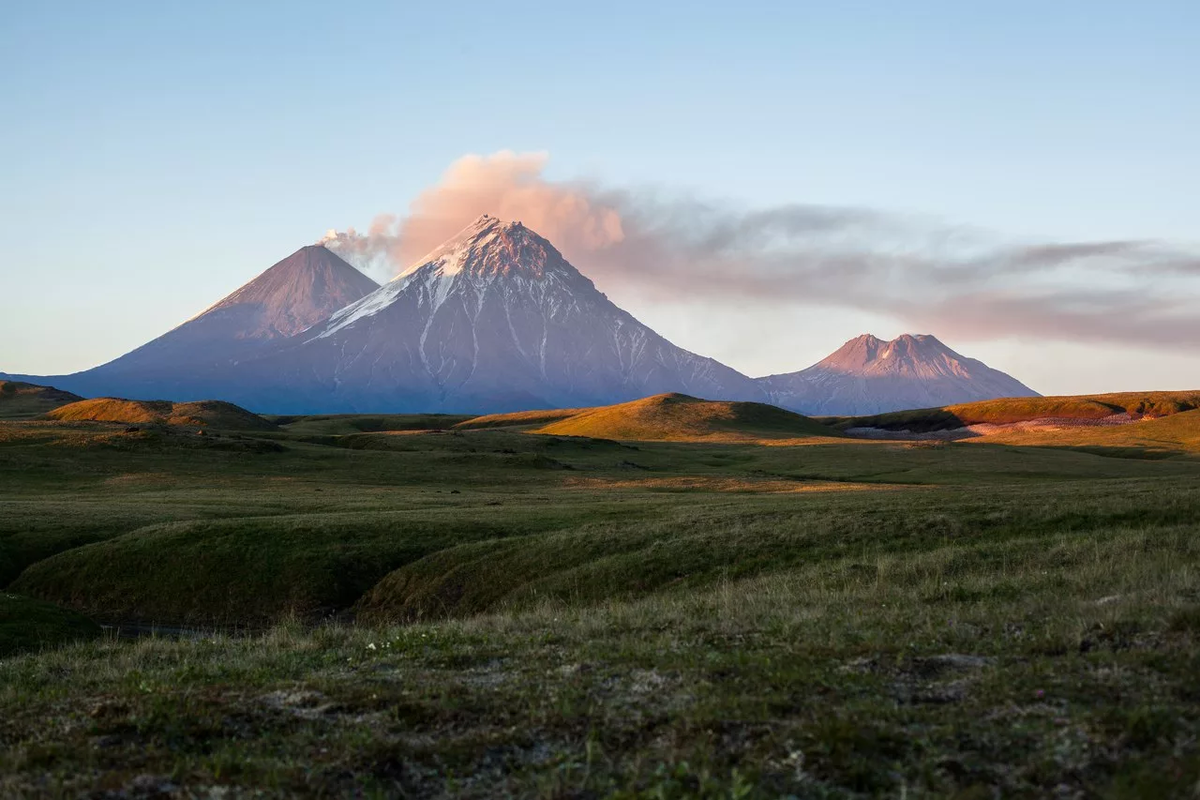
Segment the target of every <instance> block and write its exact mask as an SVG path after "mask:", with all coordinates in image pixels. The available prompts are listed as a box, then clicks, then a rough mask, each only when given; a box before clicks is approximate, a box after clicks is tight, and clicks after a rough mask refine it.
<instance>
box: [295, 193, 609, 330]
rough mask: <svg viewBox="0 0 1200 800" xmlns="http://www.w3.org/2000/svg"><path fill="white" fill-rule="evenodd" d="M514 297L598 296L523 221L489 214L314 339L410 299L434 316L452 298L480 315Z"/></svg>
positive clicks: (336, 316)
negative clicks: (492, 301) (501, 298)
mask: <svg viewBox="0 0 1200 800" xmlns="http://www.w3.org/2000/svg"><path fill="white" fill-rule="evenodd" d="M512 291H516V292H524V293H533V294H535V295H538V296H539V297H545V296H546V295H547V294H548V293H549V294H555V293H558V294H565V295H570V294H571V293H572V292H574V291H583V292H588V291H590V292H595V291H596V290H595V286H594V285H593V284H592V282H591V281H590V280H588V279H587V278H585V277H584V276H583V275H581V274H580V273H579V271H578V270H576V269H575V268H574V267H572V266H571V265H570V264H568V263H567V261H566V260H565V259H564V258H563V256H562V253H560V252H558V250H557V249H555V247H554V245H552V244H550V242H549V241H547V240H546V239H544V238H543V237H541V236H539V235H538V234H537V233H534V232H533V231H532V230H530V229H529V228H526V227H525V226H524V225H522V224H521V223H520V222H519V221H515V222H505V221H503V220H501V219H499V218H498V217H493V216H491V215H490V214H484V215H482V216H481V217H479V218H478V219H476V220H475V221H474V222H472V223H471V224H470V225H468V226H467V227H465V228H463V229H462V230H461V231H459V232H458V233H457V234H455V235H454V236H452V237H451V238H450V239H448V240H447V241H446V242H444V243H443V244H441V245H440V246H439V247H438V248H437V249H435V250H433V251H432V252H430V253H429V254H427V255H426V256H425V257H424V258H421V259H419V260H418V261H417V262H416V263H415V264H413V265H412V266H411V267H409V268H408V269H407V270H405V271H404V272H403V273H401V274H400V275H398V276H397V277H395V278H393V279H392V280H391V281H390V282H388V283H386V284H384V285H383V286H382V287H381V288H380V289H379V290H378V291H376V292H374V293H372V294H369V295H367V296H366V297H364V298H362V299H361V300H360V301H358V302H357V303H354V304H352V305H349V306H347V307H346V308H343V309H341V310H340V311H338V312H337V313H335V314H334V315H333V316H332V317H330V319H329V323H328V324H327V325H326V326H325V327H324V328H323V329H322V330H316V329H314V337H313V338H326V337H328V336H332V335H333V334H335V333H337V332H338V331H339V330H341V329H343V328H345V327H348V326H350V325H354V324H356V323H358V322H359V321H360V320H362V319H365V318H367V317H372V316H374V315H376V314H379V313H380V312H382V311H384V310H385V309H387V308H390V307H391V306H393V305H394V304H396V303H397V302H400V301H401V300H402V298H404V297H406V296H411V297H416V298H417V299H418V300H417V302H418V305H419V306H422V307H423V308H425V309H426V311H427V313H430V314H433V313H436V312H437V310H438V309H439V308H441V306H442V304H443V303H445V302H446V301H447V300H449V299H451V298H453V297H457V298H459V299H460V300H461V301H462V302H463V304H464V305H465V307H467V308H470V309H474V312H475V313H478V312H479V310H480V309H481V308H482V306H483V304H484V300H485V297H486V296H487V295H488V294H490V293H495V292H500V293H501V294H503V293H506V292H512Z"/></svg>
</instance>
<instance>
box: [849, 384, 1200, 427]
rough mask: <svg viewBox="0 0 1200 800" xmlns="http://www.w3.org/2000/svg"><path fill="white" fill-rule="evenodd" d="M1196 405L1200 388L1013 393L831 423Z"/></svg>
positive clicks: (960, 423)
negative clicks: (1062, 394) (1058, 394)
mask: <svg viewBox="0 0 1200 800" xmlns="http://www.w3.org/2000/svg"><path fill="white" fill-rule="evenodd" d="M1197 408H1200V392H1121V393H1116V394H1098V395H1079V396H1066V397H1010V398H1002V399H999V400H983V401H980V402H977V403H960V404H958V405H951V406H943V407H941V408H921V409H913V410H911V411H894V412H891V413H888V414H875V415H872V416H865V417H831V418H829V419H827V420H826V422H827V423H828V424H831V425H833V426H834V427H836V428H839V429H842V430H844V429H846V428H881V429H883V430H890V431H900V430H907V431H913V432H914V433H923V432H928V431H940V430H953V429H955V428H962V427H965V426H967V425H981V424H988V423H990V424H994V425H1005V424H1011V423H1014V422H1029V421H1031V420H1036V419H1047V418H1063V419H1077V420H1098V419H1103V418H1105V417H1110V416H1112V415H1114V414H1133V415H1145V416H1149V417H1166V416H1170V415H1172V414H1179V413H1182V412H1185V411H1192V410H1193V409H1197Z"/></svg>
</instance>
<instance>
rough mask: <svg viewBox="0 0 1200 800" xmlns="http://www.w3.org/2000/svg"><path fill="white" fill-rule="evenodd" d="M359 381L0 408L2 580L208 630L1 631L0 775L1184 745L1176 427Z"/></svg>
mask: <svg viewBox="0 0 1200 800" xmlns="http://www.w3.org/2000/svg"><path fill="white" fill-rule="evenodd" d="M1195 413H1197V412H1187V413H1180V414H1177V415H1173V416H1170V417H1167V418H1165V419H1160V420H1157V421H1155V422H1148V423H1138V425H1145V426H1157V425H1162V426H1175V427H1174V428H1171V429H1170V430H1169V431H1166V432H1165V433H1162V436H1163V437H1165V438H1172V437H1174V438H1179V437H1182V436H1185V435H1186V432H1187V431H1189V430H1190V429H1191V428H1190V425H1191V422H1190V420H1191V418H1192V417H1193V416H1194V414H1195ZM366 419H368V418H366V417H338V418H322V419H314V418H307V419H297V420H282V419H281V420H274V421H275V422H277V423H278V424H279V427H278V428H277V429H273V430H265V431H261V432H240V433H233V432H220V431H216V432H213V433H211V434H210V435H208V436H205V437H199V436H197V435H195V434H194V432H191V431H187V430H167V431H158V430H155V431H146V430H142V431H137V432H129V431H126V430H125V428H124V426H122V425H120V424H107V425H106V424H102V423H86V422H79V423H52V422H45V421H22V422H8V423H3V424H0V583H2V584H6V585H7V586H8V591H10V592H12V593H13V594H14V595H15V594H20V595H23V596H25V597H30V598H37V599H38V600H39V601H49V602H53V603H55V604H58V605H60V606H64V607H69V608H72V609H74V610H76V611H82V612H85V613H86V614H87V615H88V616H90V617H92V618H94V619H100V620H104V621H109V622H115V623H122V622H123V623H130V622H142V623H146V622H149V623H160V624H168V625H170V624H176V625H179V624H182V625H186V626H190V627H192V628H196V629H198V633H199V634H200V635H196V636H187V637H184V638H181V639H159V638H150V639H142V640H138V641H119V640H115V639H110V638H103V637H101V638H99V639H94V640H92V641H89V642H82V643H77V644H69V645H64V646H62V647H58V648H54V649H45V648H44V647H43V646H42V645H38V651H37V652H29V653H26V654H23V655H15V656H11V657H9V658H5V659H2V660H0V742H3V747H0V796H32V797H38V796H51V797H58V796H78V795H81V794H82V795H86V794H89V793H101V792H105V791H112V792H120V791H126V792H127V793H128V794H130V795H134V794H138V793H139V792H140V793H141V794H143V795H145V794H152V793H153V792H154V791H162V792H168V791H170V790H171V787H175V790H177V791H179V792H183V793H190V794H194V795H204V794H205V793H209V792H210V790H211V789H213V788H214V787H225V788H226V789H228V790H229V791H230V796H241V795H242V794H249V793H250V792H251V790H256V789H257V790H262V791H263V792H265V793H267V794H269V795H270V794H275V795H280V794H282V795H289V794H290V795H306V796H312V795H315V796H333V797H337V796H372V795H374V796H422V797H431V796H468V797H472V796H473V797H492V796H497V795H505V794H507V795H511V796H545V797H680V798H682V797H696V796H703V797H777V796H787V795H794V796H799V797H805V796H814V797H819V796H825V797H855V796H903V795H906V796H913V797H916V796H933V797H975V796H981V797H982V796H986V797H991V796H1006V797H1007V796H1014V797H1038V796H1047V795H1053V794H1055V793H1056V792H1057V793H1060V794H1066V795H1075V796H1087V797H1092V796H1096V797H1145V796H1155V797H1160V796H1161V797H1171V796H1189V795H1188V794H1187V793H1188V792H1191V791H1192V790H1193V787H1194V786H1195V785H1196V783H1197V781H1200V749H1198V745H1197V742H1200V694H1197V689H1196V682H1195V675H1196V674H1197V671H1198V670H1200V647H1198V646H1197V645H1198V643H1200V462H1198V461H1196V460H1194V459H1191V458H1186V457H1173V458H1128V457H1111V456H1112V455H1114V453H1113V452H1111V451H1109V450H1105V449H1103V448H1101V449H1097V450H1094V451H1084V450H1080V449H1077V448H1076V447H1075V446H1074V445H1067V444H1064V443H1063V442H1050V441H1047V442H1045V443H1044V444H1045V446H1036V447H1034V446H1021V445H1018V444H1013V443H990V444H989V443H984V444H978V443H968V442H962V443H953V442H952V443H924V442H884V441H861V440H854V439H847V438H839V437H811V436H808V437H795V438H794V437H791V436H784V437H782V438H780V437H773V436H762V438H761V441H762V442H765V444H764V443H759V442H758V441H744V440H742V441H738V440H733V441H713V440H712V439H708V440H703V441H637V442H630V441H627V442H618V441H613V440H612V439H611V438H596V437H591V438H589V437H586V436H563V435H548V434H530V433H528V432H526V429H521V428H519V427H518V428H517V429H515V430H514V429H505V428H503V427H487V426H483V427H479V428H475V429H443V430H436V429H435V430H429V428H430V427H440V426H427V425H425V424H424V423H417V422H416V420H413V421H412V424H411V425H409V423H407V422H406V421H405V420H402V419H394V418H388V419H385V420H384V422H383V423H381V424H380V429H379V430H370V429H369V428H373V427H375V425H376V423H374V422H363V420H366ZM713 423H714V421H713V419H712V418H709V419H708V420H707V421H705V422H704V424H705V425H707V426H710V427H708V428H707V430H710V431H712V430H714V428H713V427H712V425H713ZM541 424H543V425H544V424H546V423H544V422H543V423H541ZM757 424H759V425H763V424H764V423H763V421H762V420H758V421H757ZM787 424H791V423H790V422H789V423H787ZM785 427H786V425H785ZM1135 428H1137V426H1136V425H1130V426H1124V427H1123V428H1120V429H1105V430H1121V431H1132V430H1134V429H1135ZM747 429H749V428H747ZM693 430H694V428H693ZM758 430H759V432H760V434H761V433H762V432H763V431H765V428H764V427H760V428H759V429H758ZM1089 430H1092V429H1089ZM1142 430H1152V428H1150V427H1147V428H1145V429H1142ZM1164 430H1166V428H1165V427H1164ZM1140 436H1141V439H1135V440H1134V439H1131V440H1123V441H1124V443H1123V444H1121V447H1122V448H1127V449H1128V450H1129V451H1130V452H1132V453H1134V454H1138V453H1142V454H1145V453H1151V452H1152V451H1153V450H1154V448H1155V447H1156V446H1157V445H1155V444H1154V442H1156V441H1164V440H1165V439H1162V440H1160V439H1154V438H1153V437H1150V436H1149V435H1147V434H1144V433H1143V434H1140ZM1155 436H1158V434H1155ZM1113 446H1114V448H1115V447H1116V444H1115V443H1113ZM1122 455H1127V453H1122ZM20 602H21V603H24V604H28V603H30V602H31V601H30V600H26V599H23V600H21V601H20ZM23 607H29V606H23ZM55 613H58V614H61V613H62V612H61V611H56V612H55ZM27 619H29V620H32V621H33V622H34V627H35V628H40V627H42V625H43V623H42V622H41V621H40V620H41V617H39V616H37V615H33V616H29V617H27ZM44 624H45V629H46V630H47V631H49V630H51V629H52V625H51V623H50V621H49V620H48V621H47V622H45V623H44ZM234 630H239V631H246V630H251V631H255V633H253V634H252V635H244V636H243V635H236V636H235V635H232V633H233V631H234ZM45 641H49V637H48V636H47V638H46V639H45Z"/></svg>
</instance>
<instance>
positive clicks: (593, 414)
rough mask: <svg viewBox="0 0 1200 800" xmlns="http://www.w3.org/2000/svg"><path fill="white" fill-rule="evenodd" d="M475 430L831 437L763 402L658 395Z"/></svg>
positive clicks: (494, 418)
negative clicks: (511, 428)
mask: <svg viewBox="0 0 1200 800" xmlns="http://www.w3.org/2000/svg"><path fill="white" fill-rule="evenodd" d="M466 425H467V426H470V427H502V426H526V427H528V428H529V432H531V433H545V434H553V435H558V436H588V437H591V438H595V439H623V440H636V441H672V442H686V441H731V442H735V441H746V442H749V441H757V440H761V439H794V438H799V437H809V436H829V435H831V432H830V430H829V428H828V427H827V426H825V425H822V424H821V423H819V422H815V421H813V420H811V419H809V418H808V417H804V416H801V415H799V414H794V413H792V412H791V411H784V410H783V409H781V408H776V407H775V406H769V405H766V404H764V403H738V402H723V401H712V400H699V399H697V398H695V397H688V396H687V395H684V394H659V395H654V396H653V397H647V398H644V399H642V400H634V401H632V402H629V403H619V404H617V405H612V406H600V407H598V408H576V409H560V410H557V411H525V412H520V413H517V414H494V415H491V416H487V417H479V418H477V419H474V420H471V421H470V422H468V423H466Z"/></svg>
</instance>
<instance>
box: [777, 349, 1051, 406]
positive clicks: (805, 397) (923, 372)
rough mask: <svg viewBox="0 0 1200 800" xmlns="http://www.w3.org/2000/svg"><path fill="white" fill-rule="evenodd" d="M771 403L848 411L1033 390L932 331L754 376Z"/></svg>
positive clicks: (1032, 394)
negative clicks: (793, 369)
mask: <svg viewBox="0 0 1200 800" xmlns="http://www.w3.org/2000/svg"><path fill="white" fill-rule="evenodd" d="M758 383H759V385H760V386H761V387H762V388H763V389H764V390H765V391H766V393H767V394H768V396H769V398H770V402H772V403H774V404H775V405H778V406H782V407H783V408H787V409H791V410H792V411H796V412H799V413H801V414H809V415H836V416H852V415H862V414H881V413H884V412H888V411H898V410H902V409H910V408H931V407H934V406H944V405H950V404H952V403H967V402H971V401H974V400H990V399H993V398H997V397H1036V396H1038V394H1037V392H1035V391H1033V390H1032V389H1030V388H1029V387H1028V386H1026V385H1025V384H1023V383H1021V382H1020V381H1018V380H1017V379H1016V378H1013V377H1011V376H1010V375H1007V374H1005V373H1003V372H1000V371H999V370H996V369H992V368H991V367H989V366H988V365H987V364H984V363H983V362H982V361H978V360H976V359H974V358H967V357H966V356H963V355H960V354H959V353H956V352H955V351H953V350H951V349H950V348H949V347H947V346H946V345H944V344H943V343H942V342H940V341H938V339H937V338H936V337H934V336H930V335H927V334H918V335H912V334H905V335H903V336H900V337H898V338H896V339H893V340H892V341H890V342H886V341H883V340H881V339H878V338H876V337H875V336H872V335H870V334H866V335H864V336H859V337H858V338H856V339H851V340H850V341H848V342H846V344H844V345H842V347H841V348H839V349H838V350H837V351H836V352H834V353H833V354H831V355H830V356H828V357H827V358H825V359H824V360H822V361H820V362H818V363H817V364H814V365H813V366H811V367H809V368H808V369H803V370H800V371H799V372H791V373H786V374H782V375H769V376H767V377H765V378H759V379H758Z"/></svg>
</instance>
